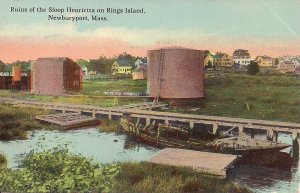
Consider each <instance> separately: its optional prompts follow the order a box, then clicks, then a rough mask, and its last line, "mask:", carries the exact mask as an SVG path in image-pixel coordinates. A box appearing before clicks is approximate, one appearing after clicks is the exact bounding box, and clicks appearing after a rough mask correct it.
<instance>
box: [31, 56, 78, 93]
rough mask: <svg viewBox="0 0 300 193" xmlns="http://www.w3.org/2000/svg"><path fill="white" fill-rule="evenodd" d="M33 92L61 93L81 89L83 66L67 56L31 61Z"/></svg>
mask: <svg viewBox="0 0 300 193" xmlns="http://www.w3.org/2000/svg"><path fill="white" fill-rule="evenodd" d="M31 82H32V83H31V85H32V87H31V92H32V93H36V94H46V95H60V94H64V93H67V92H70V91H80V90H81V87H82V72H81V67H80V66H79V65H78V64H77V63H76V62H74V61H73V60H71V59H70V58H67V57H58V58H39V59H37V60H36V61H32V62H31Z"/></svg>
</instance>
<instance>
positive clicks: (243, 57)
mask: <svg viewBox="0 0 300 193" xmlns="http://www.w3.org/2000/svg"><path fill="white" fill-rule="evenodd" d="M232 60H233V63H234V64H239V65H241V66H243V65H244V66H247V65H248V64H250V61H251V57H250V54H249V52H248V50H243V49H238V50H235V51H234V52H233V56H232Z"/></svg>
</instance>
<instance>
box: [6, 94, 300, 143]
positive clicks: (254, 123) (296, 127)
mask: <svg viewBox="0 0 300 193" xmlns="http://www.w3.org/2000/svg"><path fill="white" fill-rule="evenodd" d="M0 103H3V104H13V105H17V106H22V107H32V108H38V109H51V110H60V111H65V112H67V111H69V112H81V113H94V114H95V115H108V116H109V117H111V116H119V117H120V116H122V114H123V113H124V112H125V111H126V112H129V113H130V114H131V116H132V117H136V118H141V119H146V122H149V121H151V120H164V121H179V122H185V123H190V125H191V126H193V125H195V124H207V125H215V130H218V126H228V127H238V128H239V131H240V134H242V133H243V128H252V129H256V130H264V131H267V130H272V131H273V132H272V133H277V132H285V133H298V134H299V133H300V123H290V122H278V121H268V120H254V119H242V118H230V117H218V116H206V115H193V114H182V113H171V112H157V111H148V110H140V109H135V108H131V109H128V108H127V109H123V108H120V107H113V108H107V107H97V106H91V105H75V104H63V103H53V102H52V103H51V102H36V101H28V100H20V99H14V98H8V97H0ZM269 137H274V136H269Z"/></svg>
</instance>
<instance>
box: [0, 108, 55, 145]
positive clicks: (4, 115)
mask: <svg viewBox="0 0 300 193" xmlns="http://www.w3.org/2000/svg"><path fill="white" fill-rule="evenodd" d="M49 112H50V111H45V110H37V109H32V108H20V107H13V106H9V105H1V104H0V120H1V122H0V140H14V139H26V138H27V137H28V136H27V135H28V131H30V130H37V129H44V128H45V129H56V127H55V126H50V125H47V126H46V125H42V124H41V123H39V122H38V121H36V120H35V116H37V115H42V114H49Z"/></svg>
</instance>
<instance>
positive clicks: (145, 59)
mask: <svg viewBox="0 0 300 193" xmlns="http://www.w3.org/2000/svg"><path fill="white" fill-rule="evenodd" d="M138 60H140V61H141V62H143V63H144V64H145V63H147V58H137V60H136V61H135V62H137V61H138Z"/></svg>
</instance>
